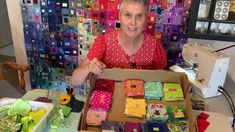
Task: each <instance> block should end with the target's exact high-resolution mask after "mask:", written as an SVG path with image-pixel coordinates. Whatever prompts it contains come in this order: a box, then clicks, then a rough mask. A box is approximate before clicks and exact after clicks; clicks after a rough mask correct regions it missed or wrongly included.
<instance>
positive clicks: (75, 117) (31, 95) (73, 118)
mask: <svg viewBox="0 0 235 132" xmlns="http://www.w3.org/2000/svg"><path fill="white" fill-rule="evenodd" d="M47 92H48V90H43V89H34V90H32V91H28V92H27V93H26V94H25V95H24V96H23V97H22V98H24V99H28V100H35V99H36V98H38V97H47ZM59 92H60V91H59ZM59 94H60V95H63V94H66V92H60V93H59ZM49 95H51V92H49ZM75 97H76V98H77V99H79V100H81V101H84V102H85V101H86V96H82V95H75ZM80 116H81V112H79V113H77V112H71V113H70V115H69V116H68V117H67V118H65V122H66V123H67V124H68V125H69V127H68V128H59V129H58V130H57V132H75V131H77V128H78V124H79V119H80ZM43 124H44V123H43ZM49 128H50V126H49V125H48V129H49Z"/></svg>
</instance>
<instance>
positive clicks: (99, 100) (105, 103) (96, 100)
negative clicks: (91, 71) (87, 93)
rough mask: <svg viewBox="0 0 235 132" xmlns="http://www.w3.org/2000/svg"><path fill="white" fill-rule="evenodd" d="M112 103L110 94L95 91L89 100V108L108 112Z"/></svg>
mask: <svg viewBox="0 0 235 132" xmlns="http://www.w3.org/2000/svg"><path fill="white" fill-rule="evenodd" d="M111 101H112V94H111V93H110V92H106V91H98V90H95V91H94V92H93V93H92V95H91V98H90V108H91V109H95V110H105V111H108V110H109V108H110V105H111Z"/></svg>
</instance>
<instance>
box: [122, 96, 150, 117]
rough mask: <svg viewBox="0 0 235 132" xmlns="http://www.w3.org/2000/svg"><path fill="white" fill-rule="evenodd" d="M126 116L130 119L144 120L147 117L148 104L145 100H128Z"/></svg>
mask: <svg viewBox="0 0 235 132" xmlns="http://www.w3.org/2000/svg"><path fill="white" fill-rule="evenodd" d="M124 114H125V115H126V116H130V117H139V118H143V117H145V115H146V103H145V99H135V98H127V99H126V109H125V112H124Z"/></svg>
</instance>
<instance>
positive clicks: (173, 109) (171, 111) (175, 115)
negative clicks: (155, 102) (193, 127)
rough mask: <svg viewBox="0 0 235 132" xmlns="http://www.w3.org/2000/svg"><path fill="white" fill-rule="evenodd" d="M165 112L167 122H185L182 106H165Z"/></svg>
mask: <svg viewBox="0 0 235 132" xmlns="http://www.w3.org/2000/svg"><path fill="white" fill-rule="evenodd" d="M166 110H167V113H168V117H169V120H168V121H169V122H176V123H177V122H187V120H186V119H187V118H186V116H185V114H184V110H185V108H184V106H183V105H176V106H166Z"/></svg>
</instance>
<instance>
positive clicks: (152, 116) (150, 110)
mask: <svg viewBox="0 0 235 132" xmlns="http://www.w3.org/2000/svg"><path fill="white" fill-rule="evenodd" d="M146 118H147V120H158V121H166V120H167V119H168V114H167V111H166V106H165V105H163V104H156V103H148V104H147V115H146Z"/></svg>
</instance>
